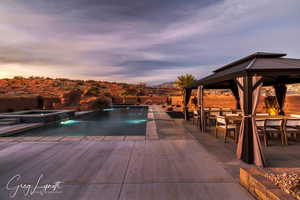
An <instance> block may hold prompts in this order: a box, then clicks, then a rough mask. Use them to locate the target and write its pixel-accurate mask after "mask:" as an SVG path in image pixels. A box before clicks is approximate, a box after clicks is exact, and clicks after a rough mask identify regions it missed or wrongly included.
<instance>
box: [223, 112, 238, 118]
mask: <svg viewBox="0 0 300 200" xmlns="http://www.w3.org/2000/svg"><path fill="white" fill-rule="evenodd" d="M225 116H226V117H227V116H228V117H230V116H232V117H238V116H240V114H238V113H226V114H225Z"/></svg>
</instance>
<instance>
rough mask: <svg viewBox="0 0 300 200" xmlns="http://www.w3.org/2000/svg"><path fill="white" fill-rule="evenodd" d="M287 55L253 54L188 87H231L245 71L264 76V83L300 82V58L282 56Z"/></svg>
mask: <svg viewBox="0 0 300 200" xmlns="http://www.w3.org/2000/svg"><path fill="white" fill-rule="evenodd" d="M286 55H287V54H284V53H266V52H257V53H254V54H251V55H249V56H247V57H244V58H241V59H239V60H237V61H234V62H232V63H229V64H227V65H225V66H223V67H221V68H219V69H217V70H215V71H214V73H213V74H211V75H209V76H207V77H205V78H203V79H200V80H198V81H197V82H196V83H195V84H193V85H191V86H189V87H188V88H189V89H194V88H197V86H198V85H203V86H204V87H205V88H212V89H218V88H220V89H222V88H231V86H232V84H234V78H235V77H237V76H239V75H242V74H245V73H247V74H256V75H261V76H263V77H264V85H273V84H275V83H284V84H289V83H299V82H300V59H292V58H282V57H284V56H286Z"/></svg>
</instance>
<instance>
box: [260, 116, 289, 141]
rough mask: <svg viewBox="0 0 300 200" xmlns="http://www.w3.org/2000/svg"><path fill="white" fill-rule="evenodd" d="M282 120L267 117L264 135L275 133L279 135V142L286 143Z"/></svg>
mask: <svg viewBox="0 0 300 200" xmlns="http://www.w3.org/2000/svg"><path fill="white" fill-rule="evenodd" d="M283 122H284V120H283V119H281V118H268V119H266V122H265V128H264V133H265V134H266V137H269V136H271V135H274V134H277V135H280V138H281V143H282V144H286V136H285V134H284V131H283Z"/></svg>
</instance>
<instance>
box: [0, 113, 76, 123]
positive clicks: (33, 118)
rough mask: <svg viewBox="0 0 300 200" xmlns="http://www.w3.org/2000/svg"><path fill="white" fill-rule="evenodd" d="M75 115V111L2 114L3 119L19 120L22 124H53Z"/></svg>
mask: <svg viewBox="0 0 300 200" xmlns="http://www.w3.org/2000/svg"><path fill="white" fill-rule="evenodd" d="M74 115H75V111H74V110H26V111H19V112H12V113H1V114H0V119H2V118H6V119H7V118H15V119H19V121H20V122H22V123H37V122H53V121H58V120H62V119H67V118H70V117H73V116H74Z"/></svg>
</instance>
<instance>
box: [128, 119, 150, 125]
mask: <svg viewBox="0 0 300 200" xmlns="http://www.w3.org/2000/svg"><path fill="white" fill-rule="evenodd" d="M146 121H147V120H146V119H130V120H126V123H128V124H139V123H144V122H146Z"/></svg>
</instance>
